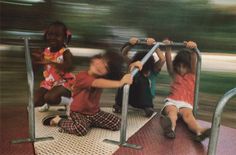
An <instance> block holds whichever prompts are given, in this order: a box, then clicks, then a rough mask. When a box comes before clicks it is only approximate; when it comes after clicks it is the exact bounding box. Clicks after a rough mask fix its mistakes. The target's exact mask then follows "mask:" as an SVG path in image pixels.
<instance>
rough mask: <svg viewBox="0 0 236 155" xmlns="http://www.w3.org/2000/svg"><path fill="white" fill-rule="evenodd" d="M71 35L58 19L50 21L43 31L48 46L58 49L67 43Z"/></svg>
mask: <svg viewBox="0 0 236 155" xmlns="http://www.w3.org/2000/svg"><path fill="white" fill-rule="evenodd" d="M70 38H71V35H70V34H68V29H67V27H66V25H65V24H64V23H62V22H60V21H56V22H53V23H51V24H50V25H49V26H48V28H47V29H46V31H45V33H44V39H45V40H46V42H47V44H48V46H49V47H51V48H54V49H58V48H62V47H64V46H65V45H66V44H68V43H69V41H70Z"/></svg>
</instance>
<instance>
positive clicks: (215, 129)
mask: <svg viewBox="0 0 236 155" xmlns="http://www.w3.org/2000/svg"><path fill="white" fill-rule="evenodd" d="M235 95H236V87H235V88H233V89H231V90H229V91H228V92H226V93H225V94H224V95H223V96H222V97H221V99H220V100H219V102H218V104H217V106H216V109H215V113H214V116H213V119H212V126H211V135H210V140H209V144H208V153H207V154H208V155H215V154H216V148H217V142H218V137H219V131H220V121H221V114H222V112H223V109H224V107H225V105H226V103H227V102H228V101H229V100H230V99H231V98H232V97H234V96H235Z"/></svg>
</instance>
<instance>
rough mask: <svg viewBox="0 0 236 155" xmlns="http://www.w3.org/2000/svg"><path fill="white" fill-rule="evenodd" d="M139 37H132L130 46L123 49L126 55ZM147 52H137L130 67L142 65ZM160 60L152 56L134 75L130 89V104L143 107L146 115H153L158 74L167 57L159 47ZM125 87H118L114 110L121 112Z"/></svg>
mask: <svg viewBox="0 0 236 155" xmlns="http://www.w3.org/2000/svg"><path fill="white" fill-rule="evenodd" d="M138 42H139V40H138V38H131V39H130V40H129V44H130V46H126V48H125V49H124V48H123V50H122V53H123V54H124V55H127V53H128V51H129V50H130V48H131V47H132V46H134V45H135V44H136V43H138ZM154 42H155V40H154V39H153V38H148V39H147V42H146V44H147V45H149V46H150V45H153V43H154ZM146 54H147V52H140V51H139V52H137V53H136V54H135V55H134V57H133V58H132V59H131V64H130V68H131V70H132V69H133V68H134V67H138V68H141V67H140V64H141V62H140V60H141V59H142V58H143V57H144V56H145V55H146ZM155 54H156V55H157V56H158V58H159V60H156V61H155V59H154V57H150V58H149V59H148V61H147V62H146V63H145V64H144V65H143V66H142V70H141V71H140V72H138V73H137V74H136V75H135V77H134V82H133V84H132V85H131V86H130V91H129V101H128V102H129V104H130V105H132V106H133V107H136V108H140V109H143V110H144V112H145V116H146V117H150V116H152V114H153V112H154V109H153V98H154V97H155V96H156V79H157V75H158V74H159V72H160V71H161V68H162V66H163V65H164V63H165V57H164V55H163V53H162V52H161V51H160V49H159V48H158V49H157V50H156V53H155ZM122 97H123V88H120V89H118V92H117V95H116V99H115V100H116V103H115V105H114V106H113V108H114V112H116V113H120V112H121V106H122Z"/></svg>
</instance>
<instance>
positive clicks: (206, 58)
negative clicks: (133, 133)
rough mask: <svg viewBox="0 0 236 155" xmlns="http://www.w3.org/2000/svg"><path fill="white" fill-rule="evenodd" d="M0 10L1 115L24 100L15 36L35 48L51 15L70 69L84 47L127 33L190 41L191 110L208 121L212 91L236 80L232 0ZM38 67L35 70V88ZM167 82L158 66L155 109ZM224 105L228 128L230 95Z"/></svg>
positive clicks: (83, 2)
mask: <svg viewBox="0 0 236 155" xmlns="http://www.w3.org/2000/svg"><path fill="white" fill-rule="evenodd" d="M0 13H1V16H0V26H1V32H0V39H1V40H0V68H1V70H0V82H1V83H0V88H1V90H0V103H1V120H4V119H5V118H4V117H5V116H4V115H2V113H3V112H2V111H3V110H6V109H7V107H12V108H14V107H15V108H16V107H24V108H26V105H27V103H28V99H27V97H28V96H27V95H28V93H27V92H28V86H27V77H26V66H25V57H24V52H25V51H24V48H23V43H24V42H23V40H22V37H24V36H29V37H31V40H30V48H31V49H32V50H33V49H34V48H37V47H43V46H44V42H43V40H42V38H43V37H42V35H43V31H44V29H45V28H46V27H47V26H48V24H49V23H51V22H53V21H55V20H60V21H62V22H64V23H65V24H66V25H67V26H68V28H69V29H70V31H71V32H72V41H71V44H70V45H69V47H71V51H72V53H73V54H74V55H77V56H76V61H75V65H76V70H75V72H78V71H79V70H81V69H83V68H84V67H86V66H87V65H88V57H89V54H91V53H93V52H98V51H101V50H104V49H107V48H110V47H113V48H120V47H121V46H122V44H124V43H125V42H126V41H128V39H129V38H130V37H132V36H136V37H141V38H145V37H153V38H155V39H156V40H158V41H162V40H163V39H165V38H169V39H171V40H173V41H177V42H182V41H184V40H193V41H196V42H197V43H198V47H199V49H200V51H201V52H202V54H203V66H202V68H203V70H202V73H201V82H200V96H199V97H200V101H199V116H198V118H201V119H203V120H207V121H211V117H212V113H213V111H214V109H215V106H216V103H217V102H218V100H219V99H220V97H221V96H222V95H223V94H224V93H225V92H226V91H228V90H229V89H232V88H234V87H235V86H236V1H235V0H128V1H121V0H100V1H96V0H9V1H6V0H1V1H0ZM41 74H42V73H41V70H40V69H38V70H36V71H35V77H36V81H35V87H36V88H38V86H39V85H38V82H39V80H40V79H41ZM169 82H170V79H169V77H168V75H167V72H166V70H165V68H164V69H163V71H162V72H161V74H160V76H159V79H158V83H157V97H156V99H155V108H156V110H157V111H158V110H159V109H160V108H161V107H162V104H163V102H162V101H163V98H164V97H165V96H166V95H167V94H168V89H169ZM105 92H106V93H105V94H104V96H103V98H102V105H104V106H112V104H113V103H114V95H115V90H105ZM9 110H11V109H9ZM224 111H225V112H224V114H223V124H225V125H227V126H230V127H234V128H236V100H235V98H234V99H233V100H231V101H230V102H229V104H227V106H226V108H225V110H224Z"/></svg>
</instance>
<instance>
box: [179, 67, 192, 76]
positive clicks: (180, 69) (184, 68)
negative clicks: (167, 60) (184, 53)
mask: <svg viewBox="0 0 236 155" xmlns="http://www.w3.org/2000/svg"><path fill="white" fill-rule="evenodd" d="M188 71H189V69H188V67H187V66H186V65H184V64H180V65H179V66H178V67H177V72H178V74H180V75H181V76H183V75H184V74H186V73H187V72H188Z"/></svg>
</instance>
